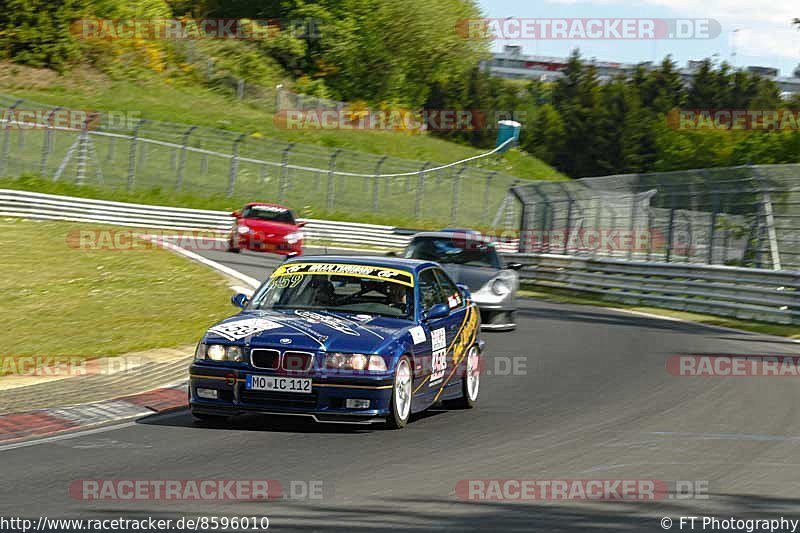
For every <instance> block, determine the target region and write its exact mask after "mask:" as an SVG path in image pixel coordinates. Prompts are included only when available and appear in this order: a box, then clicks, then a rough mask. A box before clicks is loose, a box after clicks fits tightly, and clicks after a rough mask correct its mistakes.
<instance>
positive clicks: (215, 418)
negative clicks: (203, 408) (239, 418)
mask: <svg viewBox="0 0 800 533" xmlns="http://www.w3.org/2000/svg"><path fill="white" fill-rule="evenodd" d="M192 416H193V417H194V419H195V420H196V421H198V422H205V423H208V424H222V423H224V422H225V421H226V420H228V417H227V416H222V415H207V414H205V413H195V412H194V411H192Z"/></svg>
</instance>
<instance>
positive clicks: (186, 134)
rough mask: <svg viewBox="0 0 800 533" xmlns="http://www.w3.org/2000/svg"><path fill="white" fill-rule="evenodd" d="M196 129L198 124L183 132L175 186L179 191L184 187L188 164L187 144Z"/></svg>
mask: <svg viewBox="0 0 800 533" xmlns="http://www.w3.org/2000/svg"><path fill="white" fill-rule="evenodd" d="M196 129H197V126H192V127H191V128H189V129H188V130H186V131H185V132H184V133H183V138H182V139H181V153H180V156H179V158H178V177H177V180H176V183H175V188H176V189H177V190H179V191H180V190H181V189H183V169H184V167H185V166H186V146H187V145H188V144H189V135H191V134H192V132H193V131H194V130H196Z"/></svg>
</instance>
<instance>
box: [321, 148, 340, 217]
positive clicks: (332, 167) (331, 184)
mask: <svg viewBox="0 0 800 533" xmlns="http://www.w3.org/2000/svg"><path fill="white" fill-rule="evenodd" d="M340 153H342V149H341V148H337V149H336V150H334V151H333V153H332V154H331V159H330V163H328V193H327V195H326V201H325V207H326V208H327V210H328V211H331V210H333V205H334V195H335V194H336V174H335V172H336V158H337V157H339V154H340Z"/></svg>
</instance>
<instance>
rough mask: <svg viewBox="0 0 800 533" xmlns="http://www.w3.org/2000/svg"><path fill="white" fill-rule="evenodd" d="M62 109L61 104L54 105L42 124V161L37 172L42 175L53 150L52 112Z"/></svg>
mask: <svg viewBox="0 0 800 533" xmlns="http://www.w3.org/2000/svg"><path fill="white" fill-rule="evenodd" d="M61 109H64V108H63V107H61V106H57V107H54V108H53V109H51V110H50V112H49V113H48V114H47V118H45V126H44V140H43V142H42V161H41V162H40V163H39V174H41V175H42V176H44V174H45V172H47V160H48V159H49V158H50V153H51V152H52V151H53V129H54V126H53V114H54V113H55V112H56V111H59V110H61Z"/></svg>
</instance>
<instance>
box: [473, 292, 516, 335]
mask: <svg viewBox="0 0 800 533" xmlns="http://www.w3.org/2000/svg"><path fill="white" fill-rule="evenodd" d="M473 301H474V302H475V303H476V304H477V305H478V310H479V311H480V313H481V329H482V330H485V331H508V330H512V329H514V328H516V327H517V324H516V322H515V320H514V313H515V312H516V310H517V304H516V301H515V298H514V295H510V296H509V297H508V298H506V299H505V300H503V301H502V302H499V303H498V302H496V301H495V302H492V303H486V302H481V301H479V300H476V299H473Z"/></svg>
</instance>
